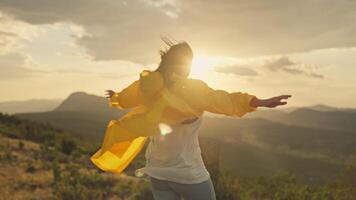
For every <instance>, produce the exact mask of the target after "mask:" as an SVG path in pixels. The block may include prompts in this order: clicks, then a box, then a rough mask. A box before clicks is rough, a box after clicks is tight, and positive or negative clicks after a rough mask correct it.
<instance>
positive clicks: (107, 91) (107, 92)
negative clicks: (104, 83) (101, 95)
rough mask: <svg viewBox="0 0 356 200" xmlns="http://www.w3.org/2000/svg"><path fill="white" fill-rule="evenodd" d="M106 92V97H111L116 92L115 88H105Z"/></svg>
mask: <svg viewBox="0 0 356 200" xmlns="http://www.w3.org/2000/svg"><path fill="white" fill-rule="evenodd" d="M105 92H106V94H105V95H106V98H111V97H112V95H114V94H115V92H114V91H113V90H105Z"/></svg>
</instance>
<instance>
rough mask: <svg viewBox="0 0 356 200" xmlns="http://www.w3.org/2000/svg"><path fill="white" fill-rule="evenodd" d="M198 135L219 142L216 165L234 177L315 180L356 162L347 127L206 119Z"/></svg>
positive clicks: (354, 138) (353, 140)
mask: <svg viewBox="0 0 356 200" xmlns="http://www.w3.org/2000/svg"><path fill="white" fill-rule="evenodd" d="M200 135H201V136H203V137H208V138H211V139H215V140H216V142H217V143H218V144H219V160H220V163H219V166H220V168H221V169H224V170H229V171H232V172H233V173H235V174H237V175H239V176H259V175H271V174H274V173H276V172H277V171H290V172H292V173H295V174H297V175H298V177H299V178H300V179H302V180H303V181H317V180H318V181H320V180H327V179H332V178H334V177H333V176H334V175H335V174H337V173H338V172H339V170H341V169H342V168H343V166H345V165H347V164H350V163H352V162H356V157H355V155H356V146H355V145H354V144H356V133H352V132H348V131H338V130H329V129H321V128H311V127H303V126H296V125H287V124H283V123H277V122H272V121H269V120H266V119H233V118H230V119H229V118H211V117H210V118H208V117H207V118H205V119H204V121H203V126H202V127H201V129H200Z"/></svg>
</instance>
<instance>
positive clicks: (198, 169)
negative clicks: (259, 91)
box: [91, 42, 290, 200]
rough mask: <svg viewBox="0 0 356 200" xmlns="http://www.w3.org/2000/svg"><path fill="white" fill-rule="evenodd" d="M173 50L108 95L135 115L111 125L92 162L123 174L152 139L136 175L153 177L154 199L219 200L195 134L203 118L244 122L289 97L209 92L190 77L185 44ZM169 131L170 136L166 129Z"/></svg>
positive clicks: (188, 51) (112, 102)
mask: <svg viewBox="0 0 356 200" xmlns="http://www.w3.org/2000/svg"><path fill="white" fill-rule="evenodd" d="M169 45H170V48H169V49H168V50H166V51H162V52H161V62H160V64H159V66H158V68H157V69H156V70H155V71H149V70H144V71H143V72H142V73H141V74H140V79H139V80H137V81H135V82H133V83H132V84H131V85H129V86H128V87H126V88H125V89H123V90H122V91H121V92H118V93H116V92H114V91H112V90H107V91H108V93H109V94H108V98H109V105H110V106H112V107H116V108H118V109H128V108H131V111H130V112H129V113H127V114H126V115H124V116H123V117H121V118H120V119H119V120H111V121H110V123H109V125H108V127H107V129H106V132H105V136H104V140H103V144H102V146H101V148H100V149H99V150H98V151H97V152H96V153H95V154H94V155H93V156H92V157H91V160H92V161H93V163H94V164H95V165H96V166H98V167H99V168H101V169H102V170H104V171H110V172H114V173H121V172H122V171H123V170H124V169H125V168H126V167H127V166H128V164H129V163H130V162H131V161H132V160H133V159H134V158H135V156H136V155H137V154H138V153H139V152H140V150H141V149H142V147H143V146H144V144H145V141H146V139H147V138H149V139H150V143H149V146H148V148H147V152H146V158H147V161H146V162H147V163H146V167H145V168H143V169H140V170H138V171H137V172H138V173H140V171H141V172H142V173H146V174H148V175H149V176H150V177H151V183H152V184H151V188H152V192H153V195H154V197H155V199H156V200H170V199H180V198H181V197H183V198H184V199H185V200H188V199H194V200H198V199H204V200H211V199H215V198H216V197H215V192H214V187H213V184H212V181H211V178H210V175H209V173H208V171H207V170H206V168H205V166H204V163H203V160H202V157H201V151H200V147H199V142H198V135H197V134H198V129H199V126H200V124H201V118H202V115H203V113H204V112H205V111H207V112H212V113H216V114H223V115H227V116H230V117H242V116H244V115H245V114H246V113H249V112H253V111H256V110H257V107H261V106H263V107H270V108H273V107H276V106H278V105H285V104H286V103H287V102H282V101H281V100H282V99H287V98H289V97H290V95H281V96H278V97H273V98H270V99H258V98H257V97H256V96H254V95H250V94H248V93H243V92H227V91H224V90H215V89H213V88H210V87H209V86H208V85H207V84H206V83H205V82H204V81H201V80H197V79H190V78H188V76H189V73H190V67H191V63H192V59H193V52H192V50H191V48H190V46H189V45H188V44H187V43H185V42H183V43H179V44H175V45H173V44H169ZM195 118H198V120H196V121H195V122H192V123H188V124H184V123H186V122H187V121H188V122H191V121H192V120H194V119H195ZM182 123H183V124H182ZM169 127H170V128H172V131H171V132H170V133H169V131H167V130H165V129H169ZM167 133H168V134H167Z"/></svg>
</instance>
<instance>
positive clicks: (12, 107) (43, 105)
mask: <svg viewBox="0 0 356 200" xmlns="http://www.w3.org/2000/svg"><path fill="white" fill-rule="evenodd" d="M62 101H63V100H62V99H30V100H24V101H5V102H0V112H3V113H8V114H15V113H23V112H46V111H51V110H53V109H55V108H56V107H57V106H58V105H59V104H60V103H61V102H62Z"/></svg>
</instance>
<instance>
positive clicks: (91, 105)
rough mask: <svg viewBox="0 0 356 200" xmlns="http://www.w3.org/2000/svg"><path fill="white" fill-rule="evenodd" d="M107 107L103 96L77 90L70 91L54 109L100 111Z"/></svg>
mask: <svg viewBox="0 0 356 200" xmlns="http://www.w3.org/2000/svg"><path fill="white" fill-rule="evenodd" d="M107 109H108V103H107V99H105V97H100V96H97V95H93V94H88V93H86V92H83V91H78V92H73V93H71V94H70V95H69V96H68V97H67V98H66V99H65V100H64V101H63V102H62V103H61V104H60V105H59V106H58V107H57V108H56V109H55V111H79V112H83V111H84V112H102V111H103V110H107Z"/></svg>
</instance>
